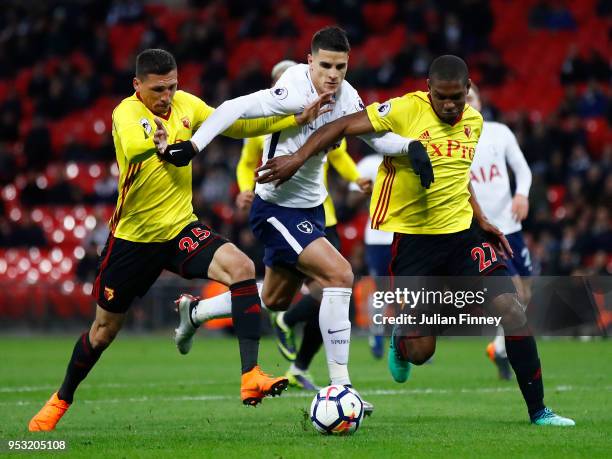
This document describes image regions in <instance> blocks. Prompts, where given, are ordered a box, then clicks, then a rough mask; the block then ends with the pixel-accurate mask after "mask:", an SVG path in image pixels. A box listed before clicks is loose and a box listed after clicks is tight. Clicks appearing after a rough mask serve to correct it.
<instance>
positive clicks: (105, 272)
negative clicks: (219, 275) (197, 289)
mask: <svg viewBox="0 0 612 459" xmlns="http://www.w3.org/2000/svg"><path fill="white" fill-rule="evenodd" d="M226 242H228V241H227V239H225V238H224V237H223V236H220V235H219V234H217V233H214V232H213V231H212V230H211V229H210V228H208V227H207V226H206V225H204V224H202V223H199V222H193V223H190V224H189V225H187V226H186V227H185V228H184V229H183V230H182V231H181V232H180V233H179V234H178V235H177V236H176V237H175V238H173V239H171V240H169V241H167V242H131V241H126V240H125V239H120V238H116V237H114V236H113V235H112V234H111V235H110V236H109V237H108V240H107V241H106V246H105V247H104V250H103V251H102V255H101V256H100V264H99V267H98V276H97V277H96V281H95V284H94V289H93V292H92V294H93V296H94V298H96V301H97V302H98V305H100V307H102V308H103V309H105V310H107V311H109V312H116V313H123V312H125V311H127V310H128V308H129V307H130V305H131V303H132V301H133V300H134V298H135V297H137V296H138V297H141V296H143V295H144V294H145V293H147V291H148V290H149V288H150V287H151V285H153V283H154V282H155V281H156V280H157V278H158V277H159V275H160V274H161V273H162V271H163V270H164V269H166V270H168V271H172V272H173V273H176V274H178V275H179V276H181V277H183V278H185V279H195V278H199V279H205V278H206V277H207V273H208V267H209V265H210V263H211V262H212V259H213V256H214V254H215V252H216V251H217V249H218V248H219V247H221V246H222V245H223V244H225V243H226Z"/></svg>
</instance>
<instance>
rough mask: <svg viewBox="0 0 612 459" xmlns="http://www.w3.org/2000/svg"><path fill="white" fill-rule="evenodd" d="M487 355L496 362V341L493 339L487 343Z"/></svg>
mask: <svg viewBox="0 0 612 459" xmlns="http://www.w3.org/2000/svg"><path fill="white" fill-rule="evenodd" d="M487 357H489V360H490V361H491V362H493V363H495V343H494V342H493V341H491V342H490V343H489V344H487Z"/></svg>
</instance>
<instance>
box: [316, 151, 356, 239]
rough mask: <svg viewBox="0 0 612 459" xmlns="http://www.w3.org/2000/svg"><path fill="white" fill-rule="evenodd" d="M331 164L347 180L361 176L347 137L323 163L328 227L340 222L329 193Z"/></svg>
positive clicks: (350, 180) (324, 203) (353, 179)
mask: <svg viewBox="0 0 612 459" xmlns="http://www.w3.org/2000/svg"><path fill="white" fill-rule="evenodd" d="M330 164H331V165H332V167H333V168H334V169H336V171H337V172H338V174H339V175H340V177H342V178H343V179H344V180H346V181H347V182H354V181H355V180H357V179H358V178H359V171H358V170H357V164H355V161H353V158H351V156H350V155H349V153H348V151H347V149H346V139H342V142H341V143H340V146H339V147H338V148H336V149H334V150H332V151H330V152H329V153H328V154H327V161H326V162H325V163H324V164H323V180H324V182H325V188H326V189H327V191H328V194H327V198H325V201H323V208H324V209H325V226H326V227H328V226H334V225H336V224H337V223H338V218H337V217H336V207H335V206H334V202H333V201H332V198H331V195H330V194H329V187H328V186H327V173H328V172H329V165H330Z"/></svg>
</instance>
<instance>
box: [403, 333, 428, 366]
mask: <svg viewBox="0 0 612 459" xmlns="http://www.w3.org/2000/svg"><path fill="white" fill-rule="evenodd" d="M435 351H436V344H435V341H433V342H432V340H429V339H424V338H421V339H407V340H406V344H405V353H406V355H405V356H404V357H405V358H406V360H408V361H409V362H410V363H412V364H414V365H423V364H424V363H426V362H427V361H428V360H429V359H431V357H432V356H433V355H434V352H435Z"/></svg>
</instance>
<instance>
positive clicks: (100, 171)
mask: <svg viewBox="0 0 612 459" xmlns="http://www.w3.org/2000/svg"><path fill="white" fill-rule="evenodd" d="M285 3H286V4H287V6H288V7H289V11H290V17H291V20H292V21H293V22H294V24H295V28H296V30H298V31H299V36H298V37H295V38H291V39H279V38H277V37H274V36H273V35H272V34H271V33H266V34H264V35H263V36H259V37H256V38H245V37H242V36H241V35H240V28H241V18H236V17H231V16H230V14H229V13H228V11H227V7H226V6H223V5H221V4H211V5H209V6H207V7H205V8H199V9H194V8H171V7H169V6H166V5H164V4H149V3H147V5H146V6H145V13H146V16H145V19H142V20H139V21H136V22H131V23H121V22H119V23H116V24H113V25H111V26H109V27H108V41H109V46H110V50H111V54H112V62H113V65H114V67H115V70H118V71H126V70H127V71H128V72H129V69H130V68H131V66H132V62H133V59H134V56H135V54H136V53H137V52H138V51H139V49H140V47H141V44H142V39H143V36H144V35H145V32H146V31H147V27H149V26H150V25H151V24H154V25H155V26H156V27H158V28H159V29H161V30H162V31H163V33H164V34H165V36H166V37H167V40H168V42H169V43H170V44H171V45H176V44H178V42H179V40H180V33H181V28H182V26H183V24H184V23H185V21H186V20H187V19H190V18H196V19H197V20H198V21H202V22H204V23H207V22H211V21H212V22H214V23H215V24H216V25H218V26H219V27H220V28H221V29H222V30H223V34H224V37H225V43H223V46H224V48H225V52H226V53H227V59H226V64H227V70H228V74H229V79H230V80H232V79H234V78H237V77H239V75H240V73H241V70H242V69H243V68H244V67H245V66H246V65H248V64H249V63H251V62H255V63H256V64H257V65H259V66H260V67H261V70H262V72H264V73H266V74H267V73H269V71H270V69H271V68H272V66H273V65H274V64H275V63H276V62H277V61H279V60H281V59H283V58H287V57H294V58H297V59H302V58H303V56H304V55H305V54H306V53H307V52H308V48H309V45H310V39H311V36H312V34H313V33H314V32H315V31H316V30H318V29H319V28H321V27H323V26H326V25H329V24H332V23H334V22H335V20H334V18H332V17H330V16H325V15H316V14H312V13H310V12H309V10H308V8H307V7H306V6H305V5H304V4H303V3H302V2H301V1H300V0H289V1H288V2H285ZM536 3H537V0H524V1H521V2H508V1H507V0H492V1H491V8H492V12H493V16H494V18H495V26H494V29H493V31H492V34H491V36H490V46H491V50H493V52H497V53H499V55H500V56H501V58H502V61H503V64H504V65H505V67H506V68H507V69H508V72H507V78H506V79H505V81H504V83H503V84H502V85H501V86H498V87H491V86H488V85H487V81H485V80H484V79H483V76H482V74H481V72H480V71H479V70H478V64H479V63H480V62H481V61H482V59H483V54H482V53H479V52H476V53H474V54H472V55H470V56H469V57H468V63H469V64H470V65H471V67H472V69H473V70H472V77H473V78H474V80H475V81H476V82H477V83H479V84H481V89H482V92H483V93H484V94H485V95H487V96H488V97H489V99H490V100H491V101H492V103H493V105H494V106H495V107H497V108H498V109H499V110H501V111H502V112H503V113H505V114H506V115H508V116H514V117H515V118H516V117H517V116H518V114H519V113H522V112H527V113H528V114H529V116H530V117H531V118H532V119H546V118H547V117H549V116H551V115H552V114H553V113H555V111H556V110H557V109H558V107H559V104H560V103H561V101H562V99H563V97H564V93H565V91H564V87H563V86H562V85H561V81H560V78H559V72H560V68H561V65H562V63H563V61H564V59H565V58H566V55H567V52H568V48H569V47H570V45H572V44H573V45H576V46H577V47H578V48H579V49H580V50H582V51H586V50H591V49H594V50H597V51H599V52H600V53H601V54H602V55H603V56H608V55H609V49H608V48H609V40H608V35H607V34H608V30H609V25H610V24H609V19H606V18H602V17H598V16H597V15H596V14H595V5H596V3H597V2H596V0H582V1H580V2H567V6H568V8H570V11H571V14H572V15H573V17H574V19H575V21H576V23H577V24H578V27H577V29H576V30H573V31H571V32H570V31H552V30H545V29H534V28H532V27H530V25H529V21H528V15H529V10H530V8H531V7H533V6H534V5H535V4H536ZM399 9H400V5H399V3H398V2H394V1H390V0H387V1H384V2H374V1H368V2H364V3H363V5H362V7H361V14H362V17H363V22H364V25H365V29H366V31H367V34H368V35H367V37H365V39H364V40H363V41H362V42H361V43H360V44H358V45H356V46H354V48H353V50H352V53H351V59H352V62H355V61H357V62H359V61H361V60H362V59H363V60H364V61H365V62H366V64H367V67H368V68H369V69H376V68H377V67H378V66H380V65H381V64H382V63H383V61H385V60H386V59H391V60H392V59H393V58H395V57H396V56H397V55H398V53H400V51H402V49H403V47H404V45H405V43H406V40H407V38H408V37H411V38H413V39H414V40H415V41H416V42H418V43H423V42H424V37H423V36H422V34H421V35H418V36H416V37H415V36H414V35H413V34H412V31H410V30H407V28H406V27H405V25H403V24H401V23H400V22H399V20H398V15H399ZM100 21H101V22H100V25H102V24H103V18H100ZM271 23H273V18H272V22H271ZM74 39H78V38H77V37H74ZM526 41H528V42H529V43H530V45H529V46H528V47H526V46H525V45H524V44H525V42H526ZM63 61H67V62H68V63H69V64H70V65H71V66H72V67H71V68H72V70H73V71H74V72H75V73H83V72H85V73H87V72H90V71H92V70H93V71H96V64H97V63H96V62H94V61H93V60H92V59H91V58H90V57H88V55H87V53H85V52H83V51H74V52H71V53H70V54H69V55H68V56H66V57H65V58H62V57H60V56H57V55H54V54H53V53H48V54H43V55H41V57H40V60H39V62H40V63H42V64H43V68H44V73H45V75H46V76H47V77H48V78H51V77H53V76H54V75H55V74H56V73H57V71H58V69H59V68H60V67H61V65H62V62H63ZM206 65H207V63H206V62H205V61H203V60H202V61H199V60H192V61H188V62H179V66H180V86H181V88H183V89H186V90H188V91H190V92H194V93H196V94H200V93H201V92H202V90H203V88H202V81H201V79H202V74H203V72H204V70H205V69H206ZM32 75H33V68H32V67H25V68H21V69H19V70H18V71H17V72H16V73H15V74H14V75H13V76H10V77H6V78H4V79H0V103H2V102H4V101H5V100H6V99H7V98H8V97H9V95H10V94H11V93H13V92H15V93H16V94H17V95H18V98H19V101H20V104H21V115H20V119H19V133H20V140H19V141H18V142H14V143H9V145H8V146H9V149H10V150H11V151H12V152H13V153H14V155H15V157H16V158H17V163H18V164H22V163H23V158H22V156H23V155H22V148H23V140H24V139H25V137H26V136H27V134H28V133H29V132H30V129H31V126H32V118H33V116H34V114H35V110H36V108H35V104H34V100H33V98H32V97H30V95H29V86H30V83H31V81H32ZM109 78H111V77H109V76H105V77H104V79H103V81H102V87H103V90H102V93H101V95H100V96H99V97H98V98H97V99H96V100H95V101H94V102H93V103H91V104H89V105H88V106H87V108H85V109H79V110H76V111H72V112H69V113H67V114H66V115H65V116H61V117H59V118H57V119H53V120H51V121H49V122H48V128H49V132H50V138H51V148H52V150H53V155H52V161H51V163H50V164H48V165H47V166H46V167H45V168H44V169H43V170H42V171H41V172H40V173H38V175H37V176H36V180H37V181H40V183H44V187H43V188H47V187H50V186H53V185H54V181H55V180H56V178H57V174H56V172H55V170H56V169H57V168H60V169H61V170H62V171H63V172H64V174H65V176H66V178H67V180H68V182H69V183H70V184H71V185H73V186H75V187H76V188H77V189H78V190H80V191H81V192H82V193H83V195H92V194H93V193H94V185H95V183H96V181H97V180H98V179H99V178H100V177H101V176H102V175H104V174H106V172H108V171H110V172H111V174H112V175H113V176H115V177H116V176H117V175H118V170H117V166H116V165H113V164H112V163H109V162H103V161H100V160H99V159H97V158H96V159H95V160H92V161H87V162H67V161H66V160H65V159H64V158H63V153H64V151H65V149H66V146H67V144H68V142H72V141H74V142H77V143H78V144H81V145H83V146H84V147H85V148H87V149H97V148H100V147H101V146H102V145H103V144H104V143H105V142H107V141H108V139H109V134H110V130H111V118H110V116H111V112H112V109H113V107H114V106H115V105H116V104H117V103H118V101H119V100H120V99H121V96H118V95H117V94H115V93H114V91H112V90H111V89H110V87H111V86H112V81H110V80H109ZM126 87H127V88H129V84H128V85H127V86H126ZM416 89H421V90H423V89H425V85H424V79H423V78H420V77H418V78H417V77H415V76H413V75H407V76H405V78H402V79H401V82H400V83H399V85H398V86H397V87H395V88H386V89H381V88H374V89H371V90H367V91H362V96H363V98H364V101H365V102H366V103H369V102H372V101H374V100H385V99H388V98H390V97H393V96H397V95H399V94H402V93H404V92H408V91H413V90H416ZM578 90H579V94H581V93H582V92H583V91H584V90H585V85H584V84H581V85H579V86H578ZM603 90H604V91H605V92H606V95H607V97H610V94H609V88H608V87H607V86H606V87H604V88H603ZM581 123H582V125H583V126H584V128H585V131H586V135H587V141H588V149H589V153H590V155H591V158H592V159H593V160H598V159H600V158H601V157H602V155H603V152H604V149H605V148H606V146H607V145H610V144H611V143H612V131H611V130H610V126H609V120H608V119H606V118H604V117H602V116H597V117H591V118H588V119H584V120H581ZM25 172H28V171H21V172H20V173H18V174H17V175H16V176H15V178H14V180H12V182H11V183H6V184H4V185H2V186H1V188H0V197H1V204H2V206H0V207H3V208H4V213H5V215H6V217H7V219H8V220H9V221H11V222H13V223H19V221H20V220H21V218H22V216H23V215H24V214H28V215H29V217H30V218H31V220H32V221H33V222H35V223H36V224H38V225H40V227H41V228H42V230H43V232H44V235H45V237H46V239H47V241H48V247H43V248H29V249H28V248H0V317H14V318H17V317H21V318H25V317H29V315H30V314H31V315H33V316H36V315H40V314H55V315H57V316H60V317H70V316H71V315H73V314H76V315H81V316H86V315H87V314H88V313H89V312H90V308H91V300H90V299H88V297H87V292H88V291H90V290H91V286H88V285H87V284H81V283H79V282H78V281H76V280H75V275H74V272H75V266H76V264H77V262H78V260H79V259H80V258H82V256H83V249H82V248H81V245H82V243H83V240H84V239H85V238H86V237H87V235H88V234H89V233H90V232H91V230H92V229H93V228H94V227H95V226H96V224H97V223H98V219H100V218H104V219H108V218H110V215H111V214H112V211H113V208H112V206H109V205H102V206H96V205H90V204H87V205H77V206H65V205H33V206H31V207H28V206H26V205H25V204H24V203H22V202H21V200H20V197H21V192H22V190H23V189H24V186H25V185H26V177H25V176H26V173H25ZM234 188H235V187H234ZM232 192H234V191H232ZM547 198H548V204H549V208H550V211H551V214H552V215H559V212H558V211H559V209H561V208H562V207H563V205H564V202H565V199H566V198H567V191H566V187H565V186H564V185H553V186H549V187H548V189H547ZM211 207H212V211H213V212H214V213H215V214H216V215H217V216H218V217H219V219H220V220H221V221H223V222H224V223H227V224H229V225H231V224H232V222H233V218H234V210H233V208H232V207H231V206H230V205H228V204H227V203H217V204H215V205H213V206H211ZM366 218H367V216H366V215H365V213H360V214H359V215H358V216H357V217H356V218H355V219H353V220H351V221H350V222H343V223H341V224H340V225H339V232H340V235H341V239H342V246H343V250H344V251H345V252H346V253H351V252H352V250H353V248H354V246H355V245H356V244H357V243H358V241H360V240H361V239H362V236H363V234H362V233H363V226H364V224H365V219H366ZM591 261H592V256H588V257H585V258H584V263H586V264H587V265H588V263H590V262H591ZM7 285H9V286H12V287H14V288H5V287H6V286H7ZM34 287H36V288H34ZM67 293H70V295H67ZM26 297H27V298H36V299H37V300H36V301H34V300H31V301H27V302H26V301H24V299H25V298H26ZM68 298H70V299H69V300H68ZM25 303H28V304H31V305H32V306H31V308H32V309H31V310H30V311H26V310H24V309H23V304H25Z"/></svg>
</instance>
